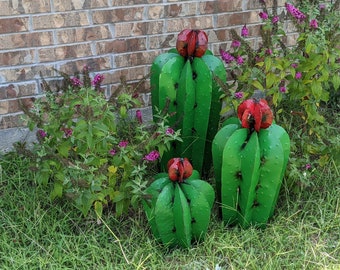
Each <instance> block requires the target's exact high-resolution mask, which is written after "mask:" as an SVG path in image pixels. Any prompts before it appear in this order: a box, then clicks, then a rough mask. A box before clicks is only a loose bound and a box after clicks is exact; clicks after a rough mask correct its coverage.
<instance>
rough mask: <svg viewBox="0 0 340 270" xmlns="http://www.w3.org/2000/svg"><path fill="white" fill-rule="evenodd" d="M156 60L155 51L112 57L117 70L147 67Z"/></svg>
mask: <svg viewBox="0 0 340 270" xmlns="http://www.w3.org/2000/svg"><path fill="white" fill-rule="evenodd" d="M155 58H156V52H155V51H151V52H150V51H145V52H138V53H128V54H120V55H116V56H115V57H114V62H115V64H116V65H115V66H116V67H117V68H122V67H134V66H139V65H148V64H151V63H152V62H153V60H154V59H155Z"/></svg>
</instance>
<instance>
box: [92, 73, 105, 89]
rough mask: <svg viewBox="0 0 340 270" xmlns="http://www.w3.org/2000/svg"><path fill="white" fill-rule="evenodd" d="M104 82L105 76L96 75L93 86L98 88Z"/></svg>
mask: <svg viewBox="0 0 340 270" xmlns="http://www.w3.org/2000/svg"><path fill="white" fill-rule="evenodd" d="M103 80H104V75H102V74H96V75H95V76H94V78H93V80H92V85H94V86H98V85H100V84H101V83H102V81H103Z"/></svg>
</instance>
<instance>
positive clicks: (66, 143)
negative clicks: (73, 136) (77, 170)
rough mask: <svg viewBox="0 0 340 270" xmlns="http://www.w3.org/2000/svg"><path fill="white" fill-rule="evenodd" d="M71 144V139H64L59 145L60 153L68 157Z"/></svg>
mask: <svg viewBox="0 0 340 270" xmlns="http://www.w3.org/2000/svg"><path fill="white" fill-rule="evenodd" d="M70 149H71V146H70V143H69V141H64V142H63V143H62V144H60V145H59V146H58V147H57V150H58V153H59V154H60V155H61V156H63V157H66V158H67V157H68V152H69V151H70Z"/></svg>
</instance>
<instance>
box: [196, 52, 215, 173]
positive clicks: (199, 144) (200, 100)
mask: <svg viewBox="0 0 340 270" xmlns="http://www.w3.org/2000/svg"><path fill="white" fill-rule="evenodd" d="M192 70H193V76H194V77H195V78H194V82H195V88H196V104H195V117H194V126H193V129H192V131H193V137H194V138H193V140H194V142H193V145H192V152H193V156H192V165H193V167H194V168H196V169H197V170H200V171H201V170H202V167H203V161H204V153H205V144H206V136H207V130H208V125H209V112H210V106H211V92H212V75H211V72H210V70H209V68H208V67H207V65H206V64H205V62H204V61H203V60H202V59H201V58H198V57H195V58H194V60H193V62H192ZM201 173H202V171H201Z"/></svg>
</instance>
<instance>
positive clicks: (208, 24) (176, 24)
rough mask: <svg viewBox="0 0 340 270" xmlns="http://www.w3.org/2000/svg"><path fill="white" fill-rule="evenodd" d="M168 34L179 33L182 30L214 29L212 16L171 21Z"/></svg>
mask: <svg viewBox="0 0 340 270" xmlns="http://www.w3.org/2000/svg"><path fill="white" fill-rule="evenodd" d="M167 24H168V29H167V32H176V33H177V32H179V31H180V30H181V29H185V28H199V29H208V28H213V18H212V16H210V15H208V16H203V15H202V16H197V17H190V18H176V19H169V20H168V22H167Z"/></svg>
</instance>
